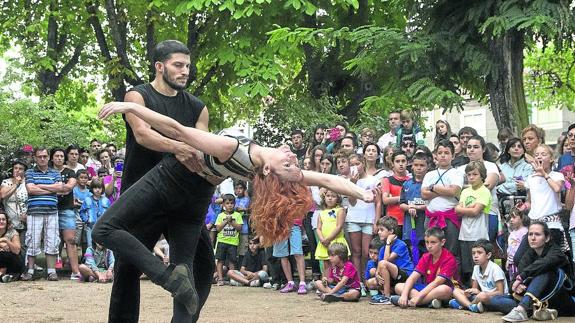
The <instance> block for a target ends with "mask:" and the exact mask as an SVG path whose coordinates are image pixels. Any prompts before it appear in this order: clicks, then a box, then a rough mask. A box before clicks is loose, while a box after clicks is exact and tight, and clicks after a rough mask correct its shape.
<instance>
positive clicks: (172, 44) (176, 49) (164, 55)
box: [152, 40, 191, 63]
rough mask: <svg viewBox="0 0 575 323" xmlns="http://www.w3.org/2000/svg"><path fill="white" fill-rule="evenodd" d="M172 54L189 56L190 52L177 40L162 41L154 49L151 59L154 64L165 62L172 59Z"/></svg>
mask: <svg viewBox="0 0 575 323" xmlns="http://www.w3.org/2000/svg"><path fill="white" fill-rule="evenodd" d="M174 53H181V54H184V55H190V54H191V52H190V50H189V49H188V47H186V45H184V44H183V43H182V42H180V41H178V40H164V41H161V42H159V43H158V44H157V45H156V47H154V52H153V56H152V57H153V59H154V63H155V62H165V61H166V60H168V59H170V57H172V54H174Z"/></svg>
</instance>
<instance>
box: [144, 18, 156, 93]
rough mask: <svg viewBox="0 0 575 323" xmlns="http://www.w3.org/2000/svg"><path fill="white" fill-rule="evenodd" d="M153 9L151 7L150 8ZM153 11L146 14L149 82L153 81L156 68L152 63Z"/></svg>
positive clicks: (153, 44) (154, 40)
mask: <svg viewBox="0 0 575 323" xmlns="http://www.w3.org/2000/svg"><path fill="white" fill-rule="evenodd" d="M152 8H153V7H152ZM154 14H155V12H154V9H150V10H148V11H147V12H146V57H147V58H148V62H149V65H148V79H149V80H150V82H151V81H152V80H153V79H154V77H155V75H156V68H155V62H154V57H153V55H154V54H153V53H154V48H155V47H156V39H155V37H154V36H155V33H156V25H155V23H154Z"/></svg>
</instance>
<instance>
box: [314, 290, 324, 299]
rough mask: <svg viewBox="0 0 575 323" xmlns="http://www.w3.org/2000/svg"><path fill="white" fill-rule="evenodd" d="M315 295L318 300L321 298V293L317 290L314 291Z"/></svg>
mask: <svg viewBox="0 0 575 323" xmlns="http://www.w3.org/2000/svg"><path fill="white" fill-rule="evenodd" d="M315 294H316V295H317V297H319V298H321V296H322V295H323V293H322V292H321V291H320V290H319V289H316V290H315Z"/></svg>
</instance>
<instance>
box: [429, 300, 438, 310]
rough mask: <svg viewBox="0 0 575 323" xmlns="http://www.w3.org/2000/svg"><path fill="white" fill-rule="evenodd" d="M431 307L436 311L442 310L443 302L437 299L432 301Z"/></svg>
mask: <svg viewBox="0 0 575 323" xmlns="http://www.w3.org/2000/svg"><path fill="white" fill-rule="evenodd" d="M429 307H431V308H435V309H440V308H441V301H440V300H438V299H437V298H434V299H433V300H432V301H431V303H429Z"/></svg>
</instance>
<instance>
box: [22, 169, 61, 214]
mask: <svg viewBox="0 0 575 323" xmlns="http://www.w3.org/2000/svg"><path fill="white" fill-rule="evenodd" d="M58 182H62V176H61V175H60V172H59V171H57V170H55V169H53V168H48V170H47V171H46V172H43V171H41V170H40V169H38V167H34V168H33V169H29V170H27V171H26V184H35V185H38V184H46V185H50V184H54V183H58ZM37 206H54V207H57V206H58V197H57V196H56V193H52V194H43V195H29V196H28V208H31V207H37Z"/></svg>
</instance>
